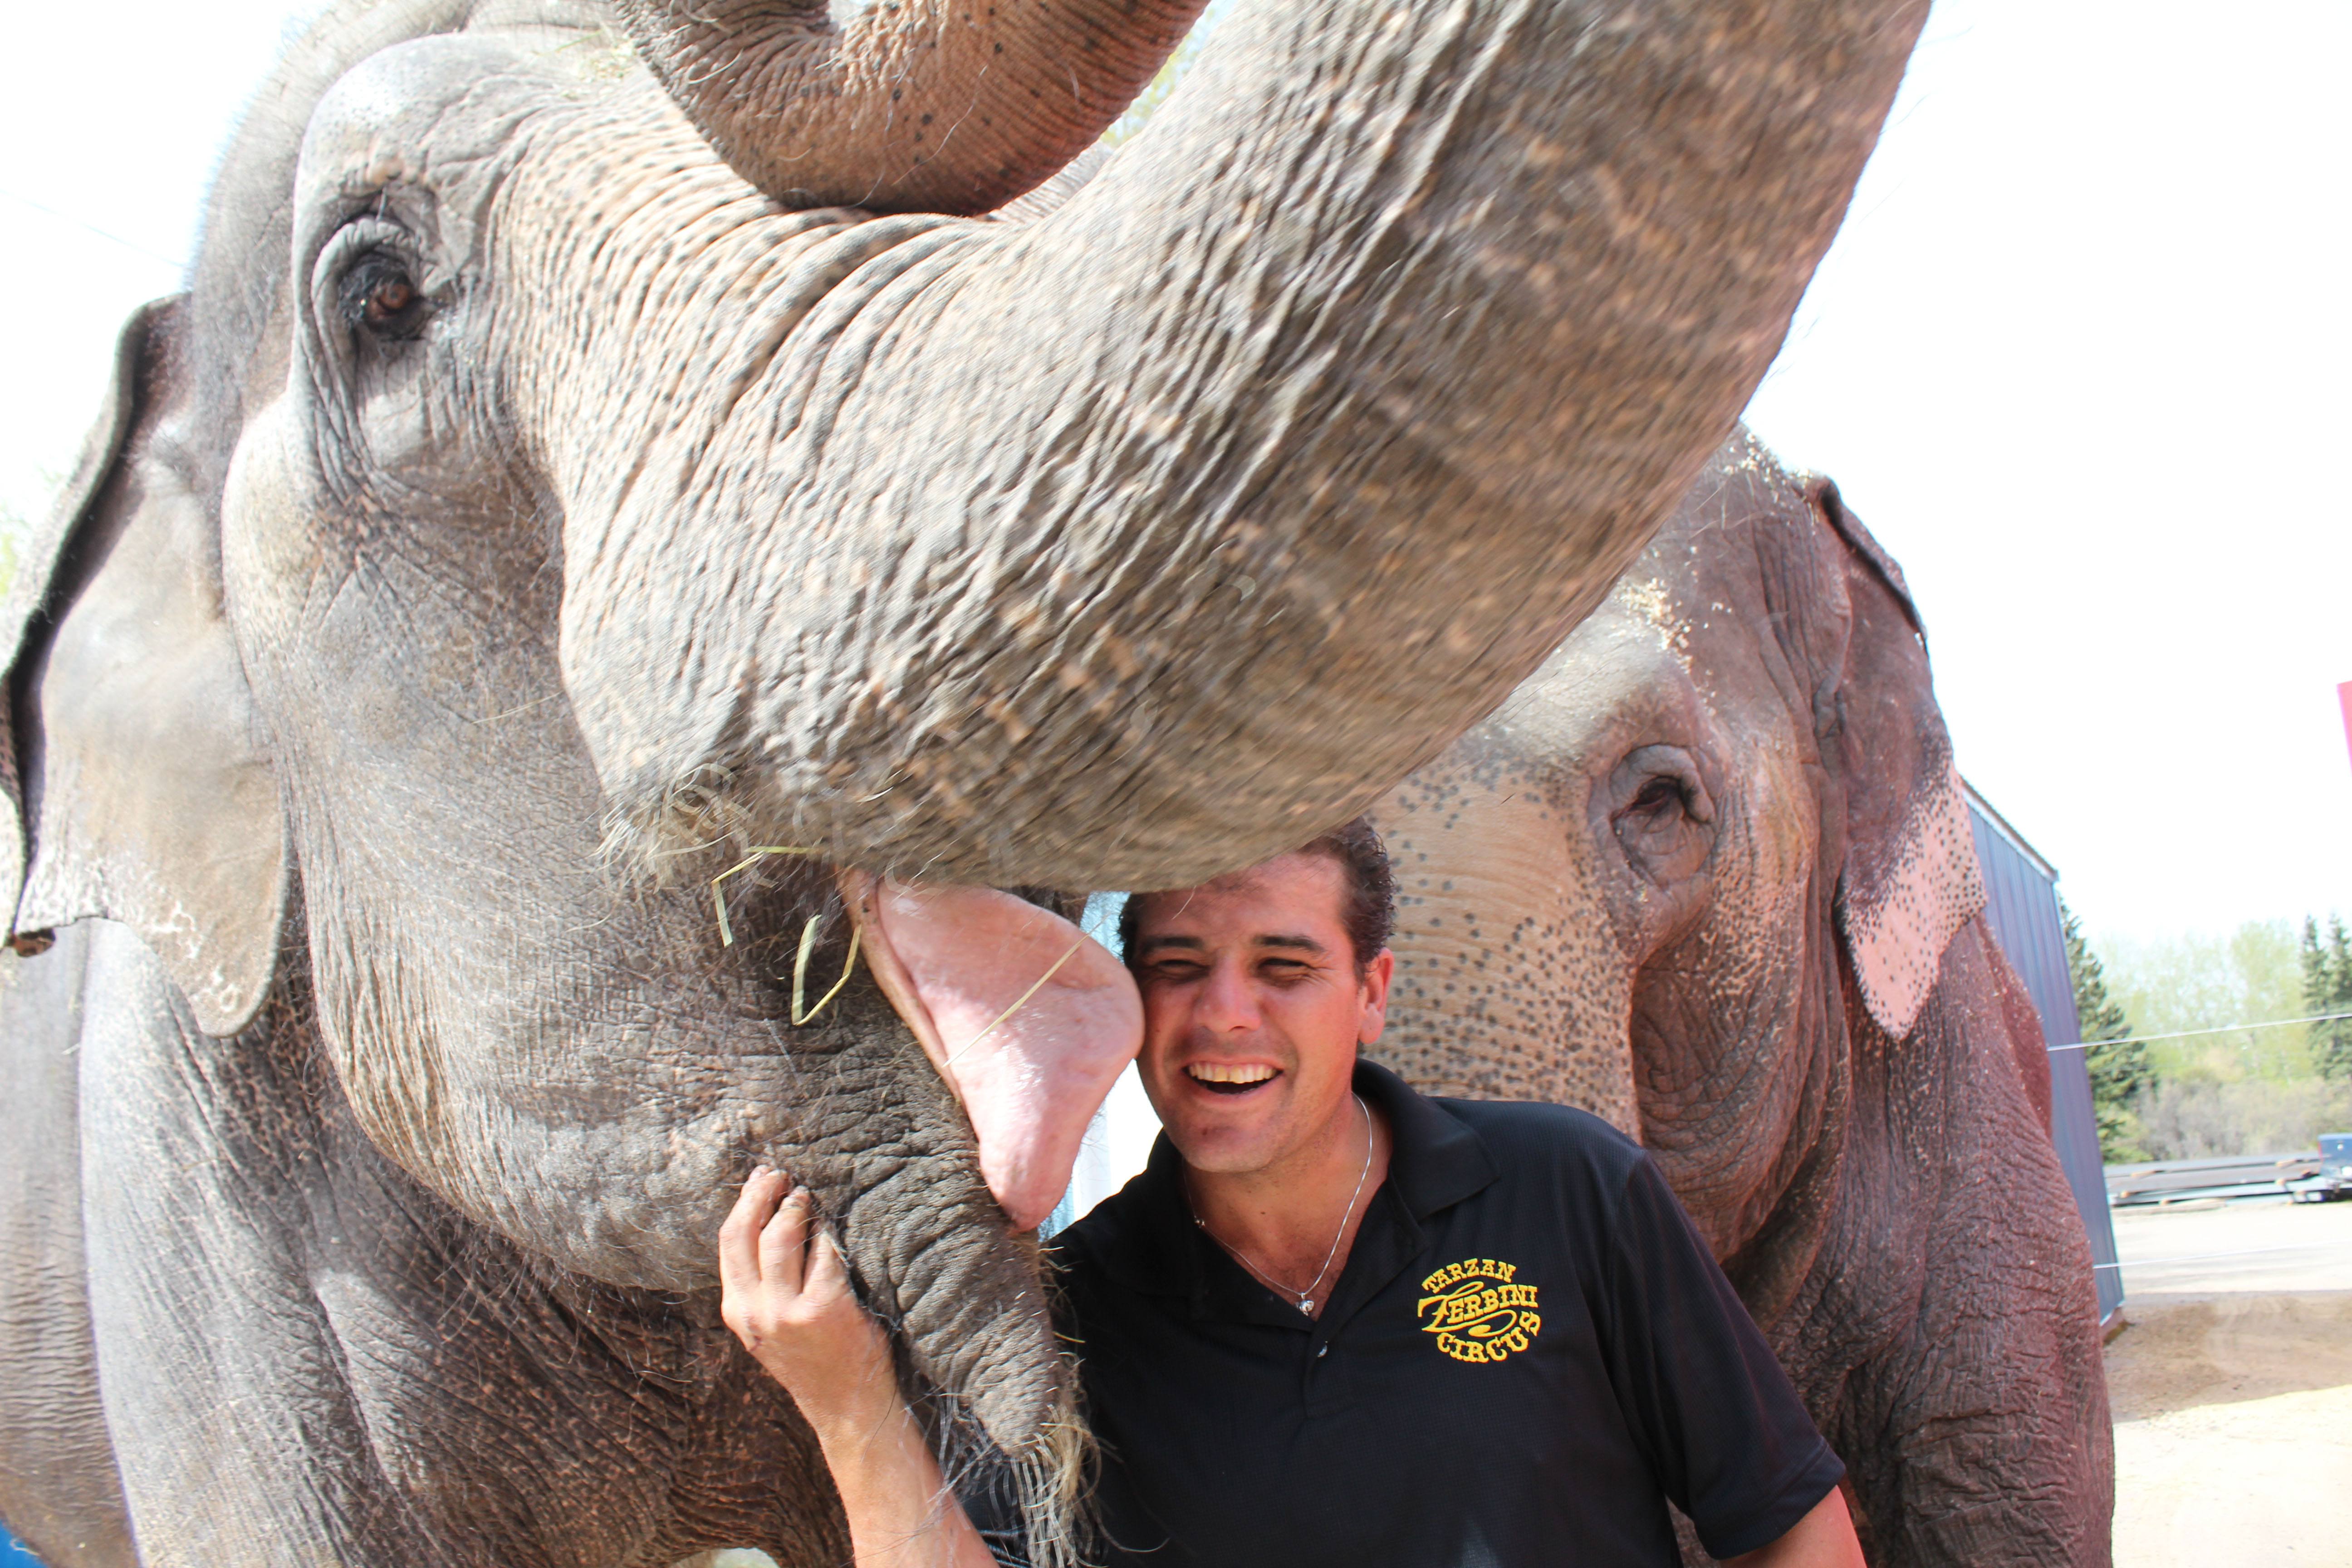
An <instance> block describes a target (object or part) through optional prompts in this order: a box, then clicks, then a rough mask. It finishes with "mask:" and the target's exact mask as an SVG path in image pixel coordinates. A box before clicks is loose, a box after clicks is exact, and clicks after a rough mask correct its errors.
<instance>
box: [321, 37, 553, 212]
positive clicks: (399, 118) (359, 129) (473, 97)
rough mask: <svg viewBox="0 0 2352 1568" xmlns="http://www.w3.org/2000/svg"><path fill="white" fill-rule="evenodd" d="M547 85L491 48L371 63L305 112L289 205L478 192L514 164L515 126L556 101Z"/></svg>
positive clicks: (501, 46)
mask: <svg viewBox="0 0 2352 1568" xmlns="http://www.w3.org/2000/svg"><path fill="white" fill-rule="evenodd" d="M545 58H560V57H555V56H552V55H551V56H549V57H545ZM554 85H556V84H555V82H554V81H553V79H551V77H550V75H549V74H548V72H547V70H546V69H545V68H543V64H542V58H541V57H534V56H527V55H526V54H524V53H523V52H521V51H520V50H518V49H516V48H515V47H513V46H512V45H511V44H509V43H507V42H504V41H501V40H498V39H493V38H482V37H465V36H459V37H432V38H419V39H416V40H415V41H413V42H410V43H405V44H399V45H395V46H394V47H391V48H387V49H384V50H383V51H381V52H379V53H377V54H374V55H372V56H370V57H369V58H366V59H365V60H362V62H361V63H360V64H358V65H357V66H354V67H353V68H352V69H351V70H349V71H347V72H345V73H344V74H343V76H342V77H341V78H340V79H337V81H336V82H335V85H334V86H333V87H331V88H330V89H327V91H326V93H325V95H324V96H322V97H321V98H320V100H319V104H318V107H317V108H316V109H315V110H312V111H311V115H310V125H309V127H308V128H307V130H306V131H305V132H304V133H303V138H302V154H301V161H300V163H299V167H298V172H297V174H296V176H295V187H294V194H295V199H296V202H297V204H298V205H300V206H302V207H304V208H306V209H315V208H317V207H318V206H320V205H324V206H327V207H329V208H333V209H342V208H344V207H347V206H348V205H349V204H351V203H352V202H353V201H355V200H363V199H365V198H366V197H367V196H368V195H372V194H373V193H374V192H377V191H380V190H382V189H383V188H384V187H385V186H387V185H392V184H408V185H414V186H418V187H421V188H423V189H425V190H429V191H435V192H436V193H437V192H441V191H445V190H446V189H449V188H452V187H454V186H456V185H457V184H472V183H475V182H478V181H479V180H480V179H481V177H482V175H483V173H484V171H485V169H486V168H488V167H494V166H497V165H499V164H501V163H504V162H505V161H506V160H508V159H509V158H511V157H512V156H513V154H514V153H515V151H516V149H517V147H518V145H519V144H520V141H521V139H520V137H519V136H518V134H517V132H518V121H520V119H521V118H522V117H524V116H526V115H528V114H530V113H531V112H533V111H535V110H542V109H545V108H548V107H550V105H551V102H554V101H559V100H557V99H556V97H555V95H554V94H553V93H551V90H550V89H551V87H553V86H554Z"/></svg>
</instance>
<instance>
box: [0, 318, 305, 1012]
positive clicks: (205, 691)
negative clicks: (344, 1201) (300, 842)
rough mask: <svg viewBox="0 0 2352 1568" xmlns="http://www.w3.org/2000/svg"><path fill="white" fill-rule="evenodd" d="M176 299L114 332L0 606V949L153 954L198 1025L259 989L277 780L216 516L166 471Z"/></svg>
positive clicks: (279, 885) (274, 927)
mask: <svg viewBox="0 0 2352 1568" xmlns="http://www.w3.org/2000/svg"><path fill="white" fill-rule="evenodd" d="M181 314H182V312H181V309H180V301H179V300H161V301H158V302H157V303H155V304H152V305H149V306H146V307H144V308H143V309H142V310H140V311H139V312H138V313H137V314H135V315H133V316H132V317H131V321H129V323H128V324H126V325H125V327H124V328H123V331H122V337H121V342H120V345H119V347H118V349H117V352H116V355H115V365H114V376H113V381H112V383H111V384H110V386H109V388H108V391H107V402H106V407H105V409H104V411H103V412H102V413H101V414H100V417H99V421H98V425H97V427H96V428H95V429H94V430H92V432H91V433H90V437H89V443H88V445H87V446H86V447H85V448H84V450H83V453H82V459H81V463H80V465H79V468H77V470H76V472H75V475H74V478H73V480H72V482H71V483H70V484H69V485H68V487H67V489H66V493H65V495H64V496H63V497H61V498H60V500H59V503H58V511H57V513H56V516H55V518H54V519H53V521H51V523H50V525H49V527H48V528H47V530H46V531H44V532H43V533H42V534H40V535H38V536H37V538H36V539H35V540H34V541H33V542H32V544H31V548H30V549H29V550H28V552H27V553H26V558H25V559H24V560H23V561H22V562H21V563H19V565H18V568H17V574H16V580H15V582H14V583H13V584H11V585H10V589H9V595H8V599H7V602H6V605H5V610H0V643H5V646H6V647H7V649H8V652H9V654H10V664H9V671H8V696H9V701H8V703H7V704H6V705H5V707H6V713H5V718H6V721H7V729H8V731H9V733H8V734H7V735H6V736H5V741H6V742H7V743H5V744H0V786H5V787H0V794H5V796H6V807H7V810H8V813H9V815H10V816H12V817H13V820H12V821H11V822H9V824H8V825H7V826H9V828H10V829H11V831H8V832H6V833H0V870H4V871H5V874H6V876H7V878H8V880H7V882H6V884H5V886H6V888H7V889H8V890H9V891H10V892H11V893H12V894H13V895H15V897H14V908H15V911H16V914H15V919H14V921H12V924H11V929H10V936H9V941H10V944H11V945H12V946H14V947H15V948H16V951H17V952H20V953H26V954H31V953H37V952H39V951H41V949H42V948H44V947H45V946H46V945H47V932H48V931H50V930H51V929H52V928H54V927H57V926H61V925H67V924H69V923H71V922H73V921H81V920H90V919H104V920H111V921H120V922H121V923H122V924H124V925H127V926H129V927H131V929H132V930H133V931H137V932H138V933H139V935H140V936H141V938H142V939H143V940H144V941H145V942H146V943H147V945H148V946H149V947H151V948H152V949H153V950H154V952H155V955H156V957H157V958H158V959H160V960H161V961H162V962H163V966H164V969H165V970H166V971H167V972H168V973H170V974H171V976H172V978H173V981H174V982H175V983H176V984H178V985H179V987H180V989H181V991H182V992H184V994H186V996H187V998H188V1002H189V1004H190V1005H191V1006H192V1008H193V1009H194V1013H195V1016H196V1022H197V1024H198V1025H199V1026H201V1027H202V1028H203V1029H204V1030H205V1032H206V1033H207V1034H213V1035H226V1034H233V1033H235V1032H236V1030H237V1029H240V1028H242V1027H244V1026H245V1025H246V1024H247V1022H249V1021H250V1020H251V1018H252V1016H253V1015H254V1012H255V1011H256V1009H257V1008H258V1007H259V1006H260V1005H261V1001H262V998H263V997H264V996H265V995H267V994H268V989H269V981H270V975H271V973H272V971H273V970H274V968H275V966H276V963H277V950H278V924H279V921H280V920H281V919H282V918H283V916H284V912H285V901H286V886H287V866H286V833H285V826H284V822H283V819H282V816H281V813H280V808H279V803H278V782H277V779H276V777H275V775H274V773H273V772H272V770H271V768H270V766H269V763H268V758H267V757H266V756H265V755H264V753H263V752H262V749H261V746H260V744H259V742H258V741H257V738H256V731H255V725H254V713H253V701H252V697H251V694H250V692H249V691H248V689H247V686H246V680H245V669H244V666H243V664H242V662H241V661H240V660H239V658H238V657H237V651H236V638H235V637H234V635H233V634H232V632H231V629H230V626H229V624H228V620H227V617H226V615H225V614H224V611H223V606H222V603H221V579H220V556H219V548H218V531H217V529H216V527H215V521H214V518H213V513H212V509H211V508H210V507H209V506H208V505H206V504H205V500H204V498H202V497H201V496H199V495H198V494H196V493H195V492H194V490H193V489H191V488H190V485H189V483H188V481H187V480H186V479H184V471H183V468H182V467H181V466H180V465H178V464H175V463H174V462H173V450H172V443H171V439H170V435H169V432H170V429H171V426H172V425H173V415H174V413H175V412H176V409H175V404H177V403H178V402H179V401H180V399H179V398H178V396H177V394H178V393H179V391H180V388H181V386H182V384H184V374H182V372H181V370H180V367H179V366H178V364H177V363H176V361H177V354H176V351H175V343H176V340H177V338H178V329H179V323H180V318H181Z"/></svg>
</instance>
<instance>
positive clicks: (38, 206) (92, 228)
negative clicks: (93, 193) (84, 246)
mask: <svg viewBox="0 0 2352 1568" xmlns="http://www.w3.org/2000/svg"><path fill="white" fill-rule="evenodd" d="M0 196H6V197H7V198H8V199H9V200H10V201H12V202H21V203H23V204H24V205H26V206H28V207H30V208H32V209H33V210H34V211H35V212H37V213H47V215H48V216H51V217H53V218H55V219H57V220H58V222H59V223H69V224H71V225H73V226H74V227H76V228H79V229H81V230H84V231H85V232H87V233H89V234H94V235H96V236H98V237H99V238H100V239H106V240H111V241H113V242H114V243H115V244H117V245H119V246H121V247H122V248H123V249H125V250H128V251H130V252H131V253H132V254H134V255H138V256H143V257H145V258H147V259H148V260H150V261H160V262H162V263H163V265H164V266H166V267H168V268H171V269H172V270H173V271H174V272H177V271H178V270H179V269H180V264H179V263H178V262H176V261H174V260H173V259H172V258H170V257H168V256H158V255H156V254H155V252H153V251H152V250H150V249H148V248H147V247H145V246H143V245H141V244H139V243H137V242H136V241H134V240H128V239H125V238H123V237H121V235H119V234H109V233H107V232H106V230H104V229H102V228H100V227H99V226H97V225H96V224H94V223H84V222H83V221H82V220H81V219H79V218H78V217H76V216H73V214H71V213H66V212H59V211H58V209H57V208H55V207H53V206H51V205H48V204H47V203H46V202H37V201H35V200H34V199H33V198H32V197H30V196H28V195H24V194H23V193H21V192H17V191H12V190H9V189H7V188H6V187H5V186H0Z"/></svg>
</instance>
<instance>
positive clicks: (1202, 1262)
mask: <svg viewBox="0 0 2352 1568" xmlns="http://www.w3.org/2000/svg"><path fill="white" fill-rule="evenodd" d="M1355 1089H1356V1092H1357V1093H1359V1094H1360V1095H1362V1096H1363V1097H1364V1100H1365V1101H1366V1103H1368V1104H1370V1105H1372V1106H1376V1107H1378V1108H1379V1110H1380V1111H1381V1114H1382V1115H1383V1116H1384V1117H1385V1118H1386V1119H1387V1121H1388V1124H1389V1135H1390V1138H1391V1143H1390V1147H1389V1170H1388V1178H1387V1181H1386V1182H1385V1183H1384V1184H1383V1187H1384V1189H1385V1190H1386V1191H1387V1192H1389V1193H1390V1194H1391V1195H1392V1196H1393V1198H1394V1200H1395V1202H1396V1203H1397V1204H1398V1205H1401V1206H1402V1209H1403V1211H1404V1213H1405V1215H1407V1216H1409V1217H1410V1219H1412V1220H1413V1221H1416V1222H1418V1221H1420V1220H1423V1219H1426V1218H1427V1217H1428V1216H1429V1215H1433V1214H1435V1213H1437V1212H1438V1211H1439V1210H1440V1209H1444V1208H1448V1207H1451V1206H1452V1205H1454V1204H1458V1203H1460V1202H1461V1201H1462V1200H1463V1199H1465V1198H1466V1197H1469V1196H1470V1195H1471V1194H1474V1193H1476V1192H1478V1191H1480V1190H1481V1189H1483V1188H1485V1187H1486V1186H1487V1185H1488V1184H1491V1183H1493V1182H1494V1180H1495V1179H1496V1175H1497V1174H1498V1173H1497V1172H1496V1167H1495V1162H1494V1159H1493V1157H1492V1156H1491V1154H1490V1153H1489V1152H1488V1151H1487V1148H1486V1140H1485V1139H1483V1138H1481V1137H1480V1136H1479V1135H1478V1133H1477V1131H1475V1129H1473V1128H1472V1127H1471V1126H1470V1125H1469V1124H1468V1123H1466V1122H1465V1121H1462V1120H1461V1118H1459V1117H1457V1116H1455V1115H1454V1113H1453V1112H1452V1111H1450V1110H1446V1109H1445V1107H1444V1106H1443V1105H1440V1104H1438V1103H1437V1102H1436V1101H1434V1100H1429V1099H1427V1098H1425V1097H1423V1096H1422V1095H1420V1094H1417V1093H1415V1092H1414V1091H1413V1089H1412V1086H1411V1085H1409V1084H1407V1083H1406V1082H1405V1081H1404V1079H1401V1078H1399V1077H1398V1076H1397V1075H1396V1074H1395V1073H1393V1072H1391V1071H1390V1070H1389V1069H1388V1068H1384V1067H1382V1066H1381V1065H1380V1064H1379V1063H1377V1062H1370V1061H1363V1060H1359V1061H1358V1062H1357V1063H1356V1073H1355ZM1183 1177H1184V1162H1183V1160H1182V1158H1181V1156H1180V1155H1178V1153H1177V1152H1176V1146H1175V1145H1174V1144H1172V1143H1171V1142H1169V1141H1168V1135H1167V1134H1166V1133H1165V1132H1162V1133H1161V1134H1160V1136H1159V1137H1157V1138H1156V1139H1154V1140H1153V1141H1152V1144H1151V1157H1150V1162H1149V1163H1147V1164H1146V1165H1145V1166H1144V1169H1143V1173H1142V1174H1141V1175H1139V1176H1138V1177H1136V1179H1135V1180H1134V1181H1133V1182H1131V1183H1129V1184H1128V1186H1127V1188H1126V1189H1125V1190H1124V1191H1123V1192H1121V1193H1120V1194H1119V1195H1118V1198H1117V1199H1116V1200H1114V1201H1115V1202H1116V1203H1117V1205H1118V1209H1119V1210H1120V1213H1119V1214H1118V1226H1117V1228H1116V1230H1115V1231H1114V1232H1113V1234H1112V1235H1111V1236H1109V1237H1105V1238H1104V1239H1105V1240H1106V1242H1107V1243H1108V1246H1106V1247H1104V1248H1103V1249H1102V1252H1101V1257H1102V1262H1103V1265H1104V1267H1105V1268H1108V1271H1109V1272H1110V1273H1111V1275H1112V1276H1113V1277H1114V1278H1116V1279H1118V1280H1119V1281H1120V1282H1121V1283H1122V1284H1125V1285H1127V1286H1129V1287H1130V1288H1132V1289H1138V1290H1142V1291H1145V1292H1147V1293H1149V1294H1152V1295H1164V1296H1182V1297H1187V1298H1190V1299H1191V1300H1192V1301H1193V1302H1194V1303H1195V1305H1196V1306H1206V1305H1208V1304H1209V1300H1208V1295H1207V1292H1210V1291H1212V1290H1214V1289H1216V1288H1217V1286H1218V1284H1219V1282H1220V1281H1221V1280H1223V1281H1224V1282H1225V1283H1228V1284H1229V1283H1231V1275H1230V1272H1229V1271H1228V1270H1225V1269H1223V1268H1214V1267H1212V1265H1213V1263H1214V1262H1215V1261H1216V1260H1217V1259H1218V1258H1220V1257H1221V1255H1220V1254H1218V1253H1216V1252H1215V1251H1214V1250H1213V1249H1214V1248H1215V1247H1216V1243H1215V1242H1213V1241H1212V1240H1210V1239H1209V1237H1206V1236H1203V1235H1202V1234H1201V1231H1200V1228H1199V1227H1198V1226H1195V1225H1194V1224H1193V1223H1192V1205H1191V1204H1190V1202H1189V1201H1188V1200H1187V1199H1186V1197H1185V1195H1184V1179H1183ZM1381 1206H1385V1205H1381ZM1379 1212H1380V1210H1379V1206H1376V1207H1375V1208H1374V1210H1373V1211H1372V1213H1370V1214H1368V1215H1366V1218H1365V1224H1366V1225H1367V1226H1370V1224H1372V1223H1373V1218H1374V1216H1375V1215H1377V1214H1378V1213H1379ZM1357 1245H1358V1247H1362V1246H1363V1245H1364V1242H1363V1238H1362V1237H1359V1238H1358V1241H1357ZM1226 1304H1227V1303H1224V1302H1223V1301H1222V1300H1220V1302H1219V1303H1218V1305H1220V1306H1223V1305H1226ZM1234 1304H1235V1305H1238V1303H1234Z"/></svg>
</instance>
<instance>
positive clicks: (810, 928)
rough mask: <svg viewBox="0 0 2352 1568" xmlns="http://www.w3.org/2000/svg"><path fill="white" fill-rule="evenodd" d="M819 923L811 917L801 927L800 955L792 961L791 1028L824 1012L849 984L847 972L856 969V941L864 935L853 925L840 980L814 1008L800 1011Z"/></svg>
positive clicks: (814, 949) (815, 917)
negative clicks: (810, 955) (825, 1006)
mask: <svg viewBox="0 0 2352 1568" xmlns="http://www.w3.org/2000/svg"><path fill="white" fill-rule="evenodd" d="M819 923H820V921H819V918H818V917H817V916H815V915H811V916H810V917H809V922H808V924H806V925H804V926H803V927H801V953H800V956H799V957H798V958H796V959H794V960H793V1027H795V1028H797V1027H799V1026H801V1025H803V1024H805V1023H807V1022H808V1021H809V1020H810V1019H812V1018H814V1017H815V1016H817V1015H818V1014H819V1013H822V1012H824V1005H825V1004H826V1003H828V1002H830V1001H832V1000H833V999H834V998H835V997H836V996H838V995H840V994H841V988H842V987H843V986H845V985H846V984H849V972H850V971H851V970H853V969H855V968H856V967H857V939H858V938H859V937H860V936H862V935H864V934H865V933H864V932H862V931H859V930H858V929H857V927H856V924H854V923H853V924H852V925H851V926H850V928H849V956H848V957H847V958H845V959H843V960H842V961H841V978H840V979H838V980H836V981H835V982H834V983H833V989H832V990H830V991H828V992H826V993H825V994H824V995H822V996H820V997H818V998H817V999H816V1005H815V1006H814V1007H811V1008H810V1009H809V1010H808V1011H807V1012H805V1013H803V1012H802V1011H801V996H802V995H803V992H802V989H801V986H802V983H803V981H804V980H805V979H806V978H807V976H808V961H809V954H810V953H812V952H814V951H816V928H817V926H818V924H819Z"/></svg>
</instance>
